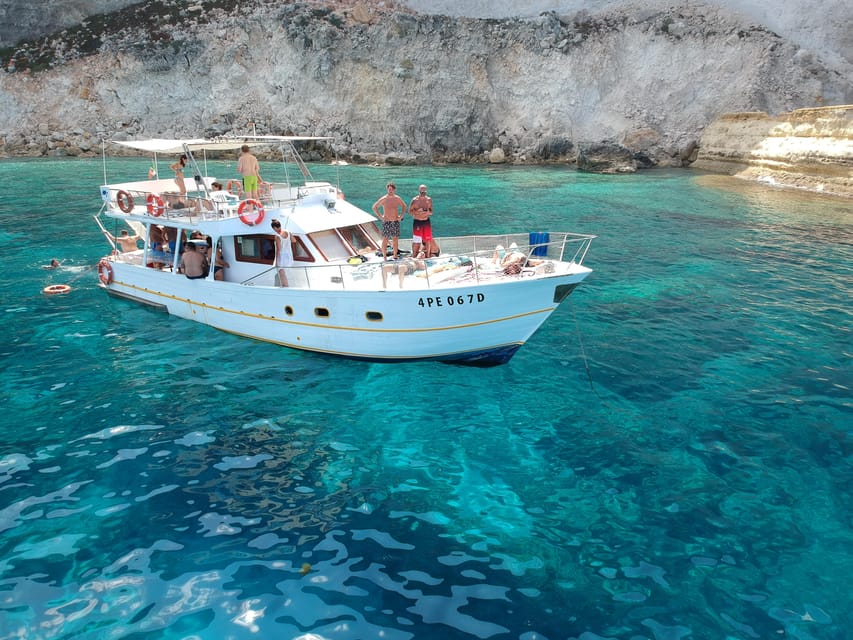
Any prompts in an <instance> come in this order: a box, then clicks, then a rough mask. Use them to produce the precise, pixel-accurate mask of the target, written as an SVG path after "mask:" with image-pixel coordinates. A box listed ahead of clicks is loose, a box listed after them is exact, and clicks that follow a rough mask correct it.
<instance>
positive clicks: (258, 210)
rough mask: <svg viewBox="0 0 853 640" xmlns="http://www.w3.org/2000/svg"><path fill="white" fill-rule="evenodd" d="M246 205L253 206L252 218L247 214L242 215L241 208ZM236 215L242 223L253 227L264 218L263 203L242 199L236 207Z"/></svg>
mask: <svg viewBox="0 0 853 640" xmlns="http://www.w3.org/2000/svg"><path fill="white" fill-rule="evenodd" d="M246 207H253V208H254V210H255V211H254V213H255V218H254V220H252V219H250V218H249V216H248V215H243V210H244V209H245V208H246ZM237 215H239V216H240V220H242V221H243V224H247V225H249V226H250V227H254V226H255V225H256V224H261V221H262V220H263V219H264V205H262V204H261V203H260V202H258V201H257V200H243V202H241V203H240V206H239V207H237Z"/></svg>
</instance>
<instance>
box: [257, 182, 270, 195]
mask: <svg viewBox="0 0 853 640" xmlns="http://www.w3.org/2000/svg"><path fill="white" fill-rule="evenodd" d="M258 197H260V198H272V182H259V183H258Z"/></svg>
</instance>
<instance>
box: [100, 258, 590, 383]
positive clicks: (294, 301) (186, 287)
mask: <svg viewBox="0 0 853 640" xmlns="http://www.w3.org/2000/svg"><path fill="white" fill-rule="evenodd" d="M590 272H591V270H590V269H588V268H586V267H582V266H580V265H576V268H574V269H572V270H571V272H569V273H565V274H559V275H556V274H555V275H552V276H549V277H544V278H537V279H521V278H519V279H514V280H512V281H503V282H500V283H497V282H482V283H473V284H470V285H465V286H458V287H448V288H441V289H421V290H395V289H388V290H381V291H350V290H341V289H329V290H326V291H324V290H317V289H312V290H304V289H298V288H286V287H270V286H246V285H243V284H239V283H232V282H222V281H215V280H190V279H187V278H186V277H184V276H182V275H180V274H174V273H171V272H165V271H159V270H155V269H146V268H144V267H140V266H137V265H133V264H125V263H121V262H116V263H114V264H113V279H112V281H111V282H110V283H109V284H103V283H102V284H101V286H103V287H105V288H106V289H107V290H108V291H109V293H111V294H112V295H114V296H117V297H121V298H125V299H129V300H133V301H135V302H138V303H141V304H145V305H148V306H153V307H155V308H159V309H162V310H165V311H167V312H168V313H169V314H171V315H175V316H178V317H180V318H185V319H188V320H193V321H196V322H201V323H202V324H206V325H209V326H211V327H215V328H217V329H221V330H222V331H226V332H229V333H233V334H236V335H240V336H246V337H250V338H254V339H257V340H262V341H265V342H271V343H275V344H279V345H283V346H286V347H290V348H293V349H300V350H305V351H312V352H318V353H325V354H332V355H335V356H343V357H347V358H353V359H359V360H367V361H375V362H411V361H440V362H449V363H458V364H466V365H472V366H481V367H488V366H494V365H499V364H504V363H506V362H508V361H509V360H510V358H512V356H513V355H514V354H515V352H516V351H517V350H518V349H519V348H520V347H521V346H522V345H523V344H524V343H525V342H526V341H527V339H528V338H529V337H530V336H531V335H532V334H533V333H534V332H535V331H536V330H537V329H538V328H539V326H541V324H542V323H543V322H544V321H545V320H546V319H547V318H548V317H549V316H550V315H551V313H552V312H553V311H554V310H555V309H556V308H557V306H558V305H559V303H560V302H561V301H562V300H563V299H564V298H565V297H566V296H567V295H568V294H569V293H570V292H571V290H572V289H573V288H574V286H576V285H577V284H578V283H580V282H581V281H582V280H583V279H584V278H585V277H586V276H587V275H588V274H589V273H590Z"/></svg>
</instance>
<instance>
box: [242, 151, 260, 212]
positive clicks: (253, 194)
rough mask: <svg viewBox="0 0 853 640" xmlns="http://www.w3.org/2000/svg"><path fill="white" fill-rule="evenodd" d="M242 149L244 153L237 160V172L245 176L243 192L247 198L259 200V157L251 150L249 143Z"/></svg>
mask: <svg viewBox="0 0 853 640" xmlns="http://www.w3.org/2000/svg"><path fill="white" fill-rule="evenodd" d="M240 151H242V153H241V154H240V159H239V160H238V161H237V173H239V174H240V175H241V176H243V194H244V196H245V197H246V199H247V200H257V199H258V179H259V178H260V173H261V167H260V165H259V164H258V159H257V158H256V157H255V156H254V155H252V152H251V151H249V145H247V144H244V145H243V146H242V147H241V149H240Z"/></svg>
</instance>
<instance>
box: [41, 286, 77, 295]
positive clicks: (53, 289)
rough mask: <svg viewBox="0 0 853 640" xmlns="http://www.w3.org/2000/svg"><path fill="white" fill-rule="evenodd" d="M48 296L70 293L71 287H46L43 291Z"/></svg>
mask: <svg viewBox="0 0 853 640" xmlns="http://www.w3.org/2000/svg"><path fill="white" fill-rule="evenodd" d="M42 291H44V292H45V293H46V294H47V295H53V294H55V293H68V292H69V291H71V287H69V286H68V285H67V284H52V285H50V286H49V287H45V288H44V289H42Z"/></svg>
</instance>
